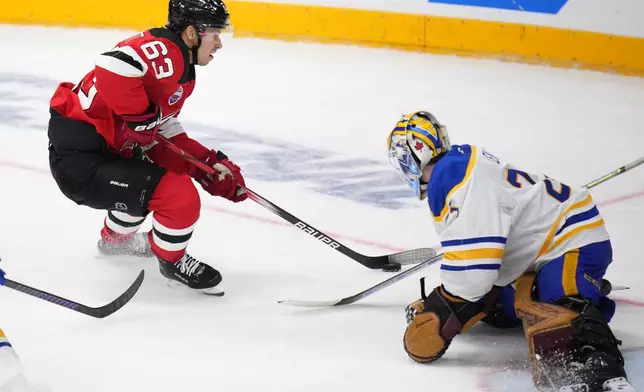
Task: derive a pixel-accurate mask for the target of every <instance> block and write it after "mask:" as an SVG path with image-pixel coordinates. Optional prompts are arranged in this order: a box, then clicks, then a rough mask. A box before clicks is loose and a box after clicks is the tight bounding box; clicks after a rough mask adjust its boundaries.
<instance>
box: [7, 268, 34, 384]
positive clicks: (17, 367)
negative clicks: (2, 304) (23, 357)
mask: <svg viewBox="0 0 644 392" xmlns="http://www.w3.org/2000/svg"><path fill="white" fill-rule="evenodd" d="M4 284H5V279H4V271H3V270H2V269H0V286H4ZM29 388H30V387H29V384H28V383H27V380H26V379H25V377H24V375H23V373H22V365H21V364H20V360H19V359H18V356H17V355H16V352H15V351H14V350H13V347H12V346H11V343H10V342H9V339H7V337H6V336H5V334H4V331H2V329H0V392H26V391H29V390H30V389H29Z"/></svg>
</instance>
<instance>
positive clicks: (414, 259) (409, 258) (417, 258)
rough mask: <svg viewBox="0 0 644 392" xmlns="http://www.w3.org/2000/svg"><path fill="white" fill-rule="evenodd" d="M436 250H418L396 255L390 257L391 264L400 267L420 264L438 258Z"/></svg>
mask: <svg viewBox="0 0 644 392" xmlns="http://www.w3.org/2000/svg"><path fill="white" fill-rule="evenodd" d="M436 254H437V253H436V250H435V249H432V248H418V249H411V250H406V251H404V252H398V253H394V254H391V255H389V256H388V259H389V262H390V263H398V264H400V265H411V264H419V263H422V262H423V261H425V260H427V259H431V258H433V257H436Z"/></svg>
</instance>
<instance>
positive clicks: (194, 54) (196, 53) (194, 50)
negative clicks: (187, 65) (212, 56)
mask: <svg viewBox="0 0 644 392" xmlns="http://www.w3.org/2000/svg"><path fill="white" fill-rule="evenodd" d="M195 31H196V32H197V45H195V46H193V47H192V49H190V50H191V51H192V64H194V65H199V57H198V56H199V47H200V46H201V34H200V33H199V29H198V28H197V26H195Z"/></svg>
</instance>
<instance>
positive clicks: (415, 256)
mask: <svg viewBox="0 0 644 392" xmlns="http://www.w3.org/2000/svg"><path fill="white" fill-rule="evenodd" d="M157 140H159V141H160V142H162V143H163V144H164V145H165V146H166V147H168V148H169V149H170V150H172V151H173V152H175V153H177V154H179V155H180V156H181V157H182V158H184V159H187V160H188V161H190V162H191V163H192V164H194V165H195V166H196V167H198V168H199V169H201V170H203V171H204V172H206V173H209V174H215V169H213V168H212V167H211V166H210V165H207V164H206V163H204V162H202V161H200V160H199V159H197V158H196V157H194V156H192V155H191V154H189V153H187V152H186V151H184V150H183V149H181V147H179V146H177V145H176V144H174V143H172V142H171V141H170V140H168V139H167V138H166V137H164V136H161V135H157ZM244 189H245V190H246V193H248V197H249V198H250V199H252V200H253V201H255V202H256V203H257V204H259V205H261V206H262V207H264V208H266V209H267V210H269V211H271V212H272V213H274V214H276V215H277V216H279V217H280V218H282V219H284V220H285V221H287V222H289V223H290V224H292V225H293V226H295V227H297V228H298V229H300V230H302V231H303V232H305V233H306V234H309V235H310V236H312V237H313V238H315V239H317V240H318V241H321V242H322V243H324V244H326V245H327V246H329V247H331V248H332V249H335V250H337V251H338V252H340V253H342V254H343V255H345V256H348V257H349V258H351V259H353V260H355V261H357V262H358V263H360V264H362V265H364V266H365V267H367V268H371V269H382V270H383V271H388V272H396V271H400V267H401V266H402V265H409V264H418V263H420V262H422V261H424V260H427V259H428V258H430V257H434V256H436V251H435V250H434V249H432V248H420V249H412V250H407V251H404V252H399V253H393V254H389V255H382V256H365V255H363V254H361V253H358V252H356V251H354V250H353V249H351V248H349V247H347V246H345V245H343V244H341V243H340V242H339V241H336V240H335V239H334V238H333V237H331V236H329V235H327V234H325V233H323V232H322V231H320V230H318V229H316V228H315V227H313V226H311V225H309V224H308V223H306V222H304V221H303V220H301V219H299V218H297V217H296V216H295V215H293V214H291V213H289V212H288V211H286V210H284V209H283V208H281V207H279V206H278V205H276V204H274V203H272V202H271V201H269V200H268V199H266V198H264V197H262V196H260V195H259V194H257V193H256V192H254V191H252V190H250V189H248V188H244Z"/></svg>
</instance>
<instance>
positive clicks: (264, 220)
mask: <svg viewBox="0 0 644 392" xmlns="http://www.w3.org/2000/svg"><path fill="white" fill-rule="evenodd" d="M0 166H5V167H9V168H12V169H20V170H27V171H31V172H36V173H41V174H50V172H49V170H47V169H42V168H39V167H34V166H29V165H24V164H20V163H14V162H6V161H0ZM642 196H644V191H639V192H634V193H629V194H626V195H622V196H618V197H614V198H612V199H607V200H603V201H599V202H597V205H598V206H608V205H611V204H617V203H620V202H623V201H627V200H632V199H635V198H638V197H642ZM203 208H204V209H205V210H209V211H214V212H220V213H222V214H229V215H234V216H236V217H239V218H244V219H252V220H255V221H258V222H262V223H267V224H271V225H278V226H291V225H290V224H288V223H285V222H283V221H281V220H277V219H273V218H264V217H261V216H257V215H252V214H248V213H245V212H237V211H231V210H227V209H224V208H220V207H213V206H208V205H204V206H203ZM324 232H325V233H327V234H328V235H330V236H332V237H336V238H339V239H344V240H349V241H352V242H355V243H357V244H361V245H367V246H372V247H374V248H380V249H385V250H388V251H393V252H402V251H403V250H404V249H402V248H399V247H397V246H392V245H387V244H383V243H379V242H374V241H369V240H365V239H362V238H356V237H352V236H347V235H343V234H338V233H334V232H331V231H324ZM613 299H614V300H615V302H617V303H620V304H624V305H633V306H641V307H644V302H642V301H636V300H632V299H628V298H619V297H615V298H613Z"/></svg>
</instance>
